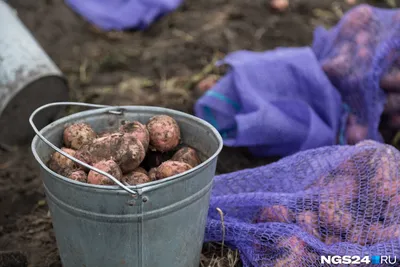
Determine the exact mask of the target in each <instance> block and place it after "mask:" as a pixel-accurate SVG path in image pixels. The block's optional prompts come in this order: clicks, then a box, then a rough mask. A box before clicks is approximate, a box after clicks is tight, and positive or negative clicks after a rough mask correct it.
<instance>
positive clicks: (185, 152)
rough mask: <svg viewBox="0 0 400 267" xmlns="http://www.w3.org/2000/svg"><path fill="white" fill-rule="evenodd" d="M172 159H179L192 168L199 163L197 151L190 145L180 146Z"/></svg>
mask: <svg viewBox="0 0 400 267" xmlns="http://www.w3.org/2000/svg"><path fill="white" fill-rule="evenodd" d="M171 160H173V161H181V162H185V163H187V164H189V165H190V166H192V167H193V168H194V167H196V166H197V165H199V164H200V163H201V161H200V158H199V156H198V155H197V151H196V150H195V149H194V148H191V147H188V146H186V147H182V148H181V149H179V150H178V151H177V152H176V153H175V154H174V155H173V156H172V158H171Z"/></svg>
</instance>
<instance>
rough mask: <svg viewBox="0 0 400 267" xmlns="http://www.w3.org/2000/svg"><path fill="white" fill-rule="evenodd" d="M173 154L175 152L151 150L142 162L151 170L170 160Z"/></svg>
mask: <svg viewBox="0 0 400 267" xmlns="http://www.w3.org/2000/svg"><path fill="white" fill-rule="evenodd" d="M172 156H173V154H172V153H171V152H165V153H162V152H159V151H151V150H149V151H148V152H147V154H146V157H145V158H144V160H143V162H142V166H143V167H144V168H146V169H147V170H150V169H151V168H157V167H158V166H160V165H161V163H163V162H165V161H167V160H170V159H171V157H172Z"/></svg>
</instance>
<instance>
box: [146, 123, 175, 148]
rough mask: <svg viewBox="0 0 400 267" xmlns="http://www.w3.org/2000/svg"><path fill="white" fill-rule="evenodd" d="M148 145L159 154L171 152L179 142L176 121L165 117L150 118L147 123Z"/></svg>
mask: <svg viewBox="0 0 400 267" xmlns="http://www.w3.org/2000/svg"><path fill="white" fill-rule="evenodd" d="M147 130H148V131H149V134H150V145H151V146H152V147H153V148H155V149H156V150H158V151H160V152H167V151H171V150H173V149H174V148H175V147H177V146H178V144H179V143H180V140H181V132H180V129H179V125H178V123H177V122H176V120H175V119H174V118H172V117H170V116H167V115H157V116H154V117H152V118H151V119H150V120H149V122H148V123H147Z"/></svg>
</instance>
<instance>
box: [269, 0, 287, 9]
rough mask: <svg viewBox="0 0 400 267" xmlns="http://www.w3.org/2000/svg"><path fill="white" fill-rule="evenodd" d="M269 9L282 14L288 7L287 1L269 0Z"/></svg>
mask: <svg viewBox="0 0 400 267" xmlns="http://www.w3.org/2000/svg"><path fill="white" fill-rule="evenodd" d="M270 5H271V8H272V9H275V10H277V11H279V12H283V11H285V10H286V9H288V7H289V0H271V4H270Z"/></svg>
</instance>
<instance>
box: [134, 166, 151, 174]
mask: <svg viewBox="0 0 400 267" xmlns="http://www.w3.org/2000/svg"><path fill="white" fill-rule="evenodd" d="M133 172H141V173H143V174H145V175H148V173H147V171H146V170H145V169H143V168H142V167H137V168H136V169H134V170H133Z"/></svg>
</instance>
